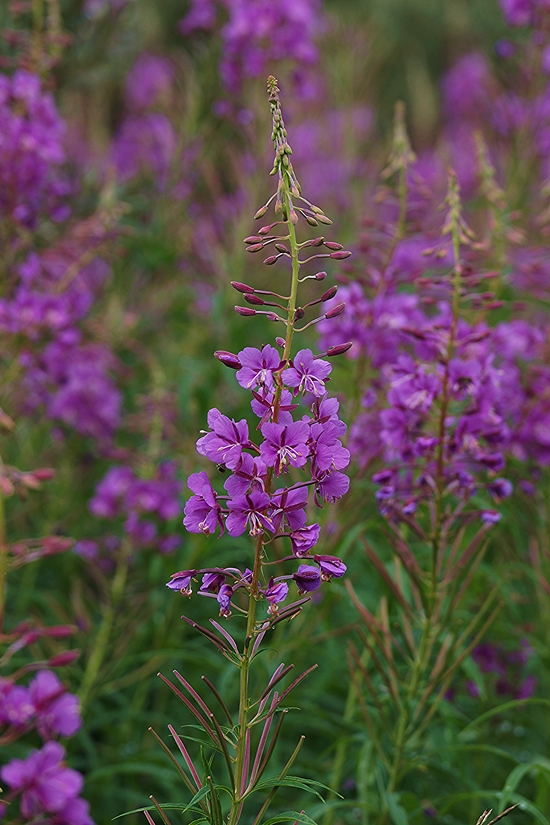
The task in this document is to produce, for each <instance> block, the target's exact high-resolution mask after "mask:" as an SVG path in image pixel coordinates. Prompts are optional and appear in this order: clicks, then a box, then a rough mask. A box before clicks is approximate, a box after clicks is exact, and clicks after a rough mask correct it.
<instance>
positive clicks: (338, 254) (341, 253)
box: [330, 249, 351, 261]
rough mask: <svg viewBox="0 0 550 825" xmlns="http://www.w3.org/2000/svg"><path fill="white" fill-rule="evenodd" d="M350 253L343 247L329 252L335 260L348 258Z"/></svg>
mask: <svg viewBox="0 0 550 825" xmlns="http://www.w3.org/2000/svg"><path fill="white" fill-rule="evenodd" d="M350 255H351V252H348V251H347V250H345V249H343V250H341V251H338V252H331V253H330V257H331V258H334V260H335V261H343V260H344V258H349V256H350Z"/></svg>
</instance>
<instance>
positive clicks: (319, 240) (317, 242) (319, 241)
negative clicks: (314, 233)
mask: <svg viewBox="0 0 550 825" xmlns="http://www.w3.org/2000/svg"><path fill="white" fill-rule="evenodd" d="M324 242H325V239H324V238H323V236H322V235H321V237H320V238H315V240H314V241H312V242H311V245H312V246H322V245H323V244H324Z"/></svg>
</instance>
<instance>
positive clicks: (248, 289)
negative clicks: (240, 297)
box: [231, 281, 254, 294]
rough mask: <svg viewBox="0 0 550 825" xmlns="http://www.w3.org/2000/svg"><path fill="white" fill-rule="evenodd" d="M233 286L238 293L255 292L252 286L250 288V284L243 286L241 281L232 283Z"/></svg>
mask: <svg viewBox="0 0 550 825" xmlns="http://www.w3.org/2000/svg"><path fill="white" fill-rule="evenodd" d="M231 286H232V287H233V289H236V290H237V292H243V293H245V294H246V293H247V292H249V293H251V294H252V293H253V292H254V290H253V288H252V287H251V286H248V284H242V283H241V282H240V281H231Z"/></svg>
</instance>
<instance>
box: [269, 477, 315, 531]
mask: <svg viewBox="0 0 550 825" xmlns="http://www.w3.org/2000/svg"><path fill="white" fill-rule="evenodd" d="M307 499H308V491H307V487H297V488H294V489H292V488H291V489H286V488H285V489H284V490H276V491H275V492H274V494H273V496H272V499H271V506H272V507H273V509H272V511H271V516H270V517H271V521H272V523H273V527H274V529H275V531H279V529H280V528H281V525H282V524H283V523H286V524H287V525H288V527H289V529H290V530H297V529H298V528H300V527H303V526H304V524H305V523H306V513H305V510H304V507H305V506H306V504H307Z"/></svg>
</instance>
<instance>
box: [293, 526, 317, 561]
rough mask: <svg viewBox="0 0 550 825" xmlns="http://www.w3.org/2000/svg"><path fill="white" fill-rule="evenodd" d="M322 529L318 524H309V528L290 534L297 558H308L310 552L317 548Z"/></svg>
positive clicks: (302, 528)
mask: <svg viewBox="0 0 550 825" xmlns="http://www.w3.org/2000/svg"><path fill="white" fill-rule="evenodd" d="M320 533H321V528H320V526H319V525H318V524H309V525H308V526H307V527H301V528H300V529H299V530H293V531H292V533H291V534H290V542H291V544H292V552H293V553H294V555H295V556H296V557H297V558H301V557H302V556H307V554H308V553H309V551H310V550H311V549H312V548H313V547H315V545H316V544H317V542H318V541H319V535H320Z"/></svg>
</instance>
